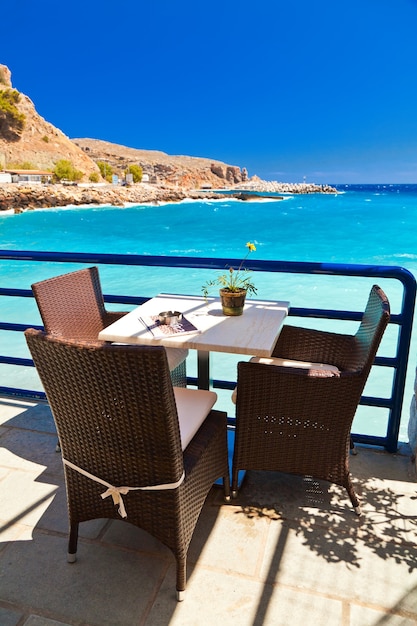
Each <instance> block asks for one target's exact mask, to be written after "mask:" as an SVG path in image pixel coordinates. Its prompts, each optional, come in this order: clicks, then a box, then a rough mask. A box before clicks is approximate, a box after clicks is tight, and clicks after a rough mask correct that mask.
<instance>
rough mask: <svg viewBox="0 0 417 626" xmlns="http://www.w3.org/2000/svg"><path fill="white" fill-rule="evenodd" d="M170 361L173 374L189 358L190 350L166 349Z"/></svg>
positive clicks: (169, 364)
mask: <svg viewBox="0 0 417 626" xmlns="http://www.w3.org/2000/svg"><path fill="white" fill-rule="evenodd" d="M165 350H166V353H167V359H168V367H169V371H170V372H172V370H174V369H175V368H176V367H178V365H180V364H181V363H182V362H183V361H185V359H186V358H187V356H188V350H186V349H185V348H184V349H183V348H165Z"/></svg>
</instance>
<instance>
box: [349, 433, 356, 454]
mask: <svg viewBox="0 0 417 626" xmlns="http://www.w3.org/2000/svg"><path fill="white" fill-rule="evenodd" d="M349 446H350V453H351V454H354V455H355V456H356V455H357V454H358V451H357V450H356V448H355V444H354V443H353V439H352V437H351V438H350V444H349Z"/></svg>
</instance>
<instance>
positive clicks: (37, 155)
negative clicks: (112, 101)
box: [0, 65, 247, 189]
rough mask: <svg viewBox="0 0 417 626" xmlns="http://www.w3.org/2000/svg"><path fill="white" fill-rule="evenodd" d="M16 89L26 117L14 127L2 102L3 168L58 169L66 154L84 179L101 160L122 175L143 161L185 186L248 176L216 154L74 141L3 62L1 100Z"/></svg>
mask: <svg viewBox="0 0 417 626" xmlns="http://www.w3.org/2000/svg"><path fill="white" fill-rule="evenodd" d="M12 91H14V94H13V95H14V97H15V98H16V101H15V102H13V106H14V107H15V109H17V111H18V115H19V116H20V117H21V120H23V122H22V124H16V127H15V128H12V126H11V125H10V124H8V123H7V113H5V111H4V110H2V108H1V106H0V170H1V169H10V168H12V167H19V165H20V166H21V165H22V164H24V163H25V164H28V163H30V164H31V165H32V167H33V168H34V169H41V170H53V169H54V167H55V164H56V162H57V161H59V160H61V159H65V160H68V161H70V162H71V163H72V165H73V166H74V168H75V169H77V170H80V171H81V172H83V174H84V176H83V180H84V181H88V179H89V176H90V174H91V173H93V172H97V173H99V169H98V167H97V165H96V162H97V161H104V162H106V163H108V164H109V165H110V166H111V167H112V169H113V173H115V174H118V175H119V177H121V176H122V174H123V173H124V171H125V169H126V168H127V166H129V165H134V164H135V165H140V166H141V167H142V169H143V172H144V173H145V174H147V175H148V178H149V180H150V181H151V182H153V183H158V184H165V185H170V186H174V187H181V188H184V189H193V188H197V189H198V188H199V187H201V186H211V187H224V186H225V185H233V184H236V183H238V184H239V183H241V182H244V181H246V180H247V173H246V170H245V169H244V168H243V170H241V169H240V168H239V167H237V166H232V165H227V164H225V163H221V162H220V161H213V160H212V159H206V158H198V157H188V156H170V155H168V154H165V153H164V152H158V151H154V150H137V149H135V148H128V147H125V146H119V145H117V144H112V143H109V142H107V141H100V140H96V139H74V140H71V139H69V138H68V137H67V136H66V135H64V133H63V132H62V131H60V130H59V129H58V128H56V127H55V126H53V125H52V124H50V123H49V122H47V121H46V120H45V119H44V118H43V117H41V116H40V115H39V114H38V113H37V111H36V109H35V106H34V104H33V102H32V101H31V100H30V98H28V96H26V95H24V94H23V93H19V92H18V91H17V90H13V86H12V81H11V72H10V70H9V69H8V68H7V67H6V66H5V65H0V105H1V95H2V94H3V95H5V94H8V96H10V95H11V92H12ZM9 117H10V116H9ZM20 126H22V128H21V127H20ZM25 169H26V168H25Z"/></svg>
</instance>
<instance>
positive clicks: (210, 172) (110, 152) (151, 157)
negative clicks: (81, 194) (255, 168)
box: [73, 139, 247, 189]
mask: <svg viewBox="0 0 417 626" xmlns="http://www.w3.org/2000/svg"><path fill="white" fill-rule="evenodd" d="M73 142H74V143H75V144H76V145H77V146H79V147H80V148H82V150H83V151H84V152H85V154H88V156H89V157H91V158H92V159H93V160H94V161H104V162H105V163H108V164H109V165H110V166H111V168H112V169H113V172H114V173H115V174H119V176H120V175H121V174H122V173H123V172H124V171H125V169H126V168H127V167H128V165H132V164H136V165H140V166H141V168H142V170H143V173H144V174H147V175H148V177H149V181H150V182H152V183H162V184H168V185H172V186H178V187H182V188H184V189H198V188H200V187H202V186H208V185H210V186H211V187H213V188H215V187H216V188H217V187H220V188H222V187H224V186H229V185H235V184H239V183H242V182H245V181H246V180H247V171H246V169H245V168H243V169H242V170H241V169H240V167H237V166H234V165H227V164H226V163H222V162H221V161H214V160H212V159H206V158H202V157H190V156H173V155H169V154H166V153H165V152H159V151H157V150H137V149H136V148H128V147H126V146H119V145H117V144H114V143H109V142H108V141H100V140H98V139H73Z"/></svg>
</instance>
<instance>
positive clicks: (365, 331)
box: [349, 285, 390, 375]
mask: <svg viewBox="0 0 417 626" xmlns="http://www.w3.org/2000/svg"><path fill="white" fill-rule="evenodd" d="M389 318H390V305H389V301H388V298H387V296H386V295H385V293H384V292H383V291H382V289H381V288H380V287H379V286H378V285H374V286H373V287H372V289H371V291H370V294H369V298H368V302H367V305H366V308H365V312H364V314H363V316H362V320H361V323H360V325H359V328H358V330H357V332H356V334H355V336H354V346H355V349H354V352H353V354H352V361H351V363H350V367H349V369H361V370H364V371H365V373H366V375H367V374H368V373H369V370H370V369H371V367H372V363H373V361H374V358H375V355H376V353H377V351H378V347H379V344H380V343H381V339H382V336H383V334H384V332H385V329H386V327H387V325H388V322H389Z"/></svg>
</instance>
